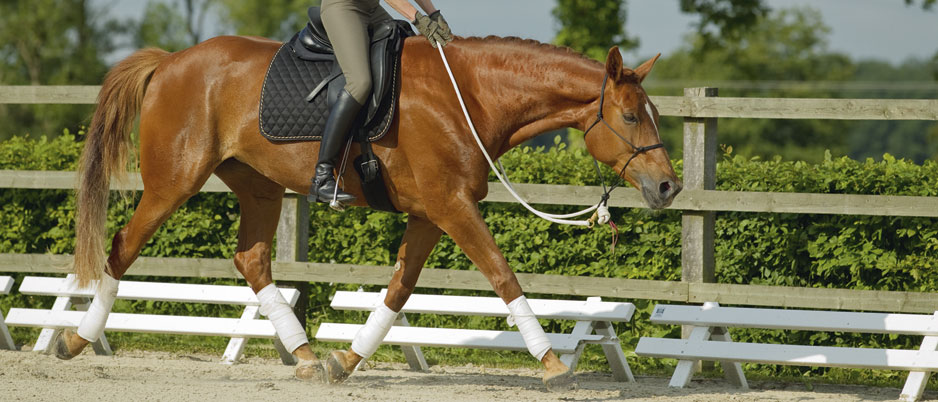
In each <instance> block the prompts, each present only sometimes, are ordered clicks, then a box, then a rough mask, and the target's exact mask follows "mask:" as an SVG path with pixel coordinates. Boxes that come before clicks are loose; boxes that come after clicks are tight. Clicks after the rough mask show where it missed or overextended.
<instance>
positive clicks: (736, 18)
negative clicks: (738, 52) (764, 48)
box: [680, 0, 769, 50]
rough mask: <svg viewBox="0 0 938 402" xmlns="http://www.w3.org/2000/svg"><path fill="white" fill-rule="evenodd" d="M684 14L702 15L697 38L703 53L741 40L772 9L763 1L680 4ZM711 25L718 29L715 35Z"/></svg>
mask: <svg viewBox="0 0 938 402" xmlns="http://www.w3.org/2000/svg"><path fill="white" fill-rule="evenodd" d="M680 2H681V11H683V12H684V13H693V14H700V21H698V22H697V34H698V35H700V37H701V40H702V45H703V46H701V50H709V49H712V48H715V47H719V46H722V45H724V44H725V43H726V42H727V41H728V40H738V39H739V38H741V37H742V36H743V34H745V33H746V32H748V30H749V28H750V27H752V26H753V25H755V23H756V22H757V21H758V20H759V19H760V18H765V16H766V15H768V13H769V8H768V7H767V6H766V5H765V4H763V3H762V0H680ZM711 25H712V26H713V27H716V28H717V30H716V32H714V31H713V30H711Z"/></svg>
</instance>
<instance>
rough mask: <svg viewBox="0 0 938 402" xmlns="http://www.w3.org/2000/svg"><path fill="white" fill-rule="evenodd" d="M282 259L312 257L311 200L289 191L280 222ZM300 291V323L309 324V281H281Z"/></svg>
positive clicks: (278, 255) (297, 310) (297, 308)
mask: <svg viewBox="0 0 938 402" xmlns="http://www.w3.org/2000/svg"><path fill="white" fill-rule="evenodd" d="M276 259H277V261H279V262H299V261H307V260H309V202H307V201H306V196H305V195H303V194H287V195H285V196H284V197H283V207H282V208H281V209H280V222H279V223H278V224H277V251H276ZM278 284H280V285H287V286H291V287H294V288H296V290H299V291H300V299H299V300H297V302H296V305H294V306H293V311H294V313H296V317H297V318H299V319H300V324H302V325H303V328H306V309H307V308H308V307H309V282H288V281H281V282H278Z"/></svg>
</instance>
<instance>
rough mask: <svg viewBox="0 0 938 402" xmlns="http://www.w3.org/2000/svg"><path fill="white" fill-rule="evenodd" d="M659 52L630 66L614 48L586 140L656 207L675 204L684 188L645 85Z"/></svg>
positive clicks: (646, 200)
mask: <svg viewBox="0 0 938 402" xmlns="http://www.w3.org/2000/svg"><path fill="white" fill-rule="evenodd" d="M658 56H660V54H659V55H658ZM658 56H655V57H654V58H652V59H651V60H648V61H646V62H645V63H643V64H642V65H641V66H639V67H638V68H636V69H635V70H631V69H628V68H624V67H623V66H622V56H621V55H620V54H619V48H618V47H613V48H612V49H610V50H609V56H608V57H607V59H606V75H607V77H606V82H605V84H604V88H603V91H604V93H603V97H602V100H601V101H600V105H599V107H601V108H602V114H601V118H600V119H595V117H593V118H594V119H595V122H594V123H593V126H592V127H591V129H590V130H589V131H588V133H587V135H586V138H585V140H586V147H587V149H589V152H590V153H591V154H593V156H594V157H596V159H597V160H599V161H600V162H603V163H605V164H607V165H609V166H611V167H612V168H613V169H615V171H616V172H617V173H618V174H620V175H623V177H624V178H625V180H627V181H628V182H629V183H631V184H632V185H633V186H635V188H637V189H639V190H641V192H642V196H644V198H645V202H646V203H647V204H648V206H649V207H651V208H655V209H658V208H664V207H667V206H669V205H671V201H673V200H674V196H676V195H677V193H679V192H680V191H681V188H682V186H683V184H682V183H681V180H680V179H679V178H678V177H677V175H676V174H675V173H674V168H673V167H672V166H671V159H670V158H669V157H668V151H666V150H665V149H664V147H662V146H660V145H659V144H661V137H660V136H659V135H658V109H657V108H655V105H654V104H652V103H651V98H649V97H648V95H647V94H646V93H645V90H644V89H642V85H641V84H642V80H644V79H645V77H646V76H648V73H649V72H651V68H652V67H653V66H654V65H655V61H656V60H658Z"/></svg>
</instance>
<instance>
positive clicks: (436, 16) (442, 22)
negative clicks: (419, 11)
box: [430, 10, 453, 46]
mask: <svg viewBox="0 0 938 402" xmlns="http://www.w3.org/2000/svg"><path fill="white" fill-rule="evenodd" d="M430 19H431V20H433V22H436V23H437V25H439V26H440V34H441V36H443V39H444V40H445V42H443V46H446V44H447V43H450V42H452V41H453V31H450V30H449V23H447V22H446V19H445V18H443V14H442V13H440V10H436V11H434V12H433V13H432V14H430Z"/></svg>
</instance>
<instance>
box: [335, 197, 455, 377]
mask: <svg viewBox="0 0 938 402" xmlns="http://www.w3.org/2000/svg"><path fill="white" fill-rule="evenodd" d="M442 234H443V231H442V230H440V228H439V227H437V226H436V225H434V224H433V223H431V222H430V221H429V220H427V219H425V218H421V217H419V216H415V215H410V216H409V217H408V218H407V230H406V231H405V232H404V238H403V240H402V241H401V247H400V250H399V251H398V253H397V264H396V265H395V266H394V276H392V277H391V283H390V284H389V285H388V294H387V296H386V297H385V299H384V306H380V307H379V308H378V309H377V310H376V311H375V312H373V313H371V315H370V316H369V317H368V321H367V322H366V323H365V326H364V327H362V329H361V330H359V332H358V334H356V335H355V339H354V340H353V341H352V347H351V348H350V349H349V350H347V351H344V350H343V351H338V350H337V351H333V352H332V354H330V355H329V359H328V360H327V362H326V371H327V373H328V378H329V381H330V382H332V383H339V382H342V381H344V380H345V379H346V378H348V376H349V375H350V374H351V373H352V372H353V371H354V370H355V367H357V366H358V363H360V362H361V361H362V359H367V358H369V357H371V355H372V354H374V352H375V351H376V350H377V349H378V345H379V344H380V343H381V341H382V340H383V339H384V336H385V335H387V333H388V331H389V330H390V328H391V325H392V324H393V323H394V321H395V319H396V318H397V315H398V313H399V312H400V311H401V309H402V308H403V307H404V303H406V302H407V299H408V298H409V297H410V295H411V293H413V291H414V287H415V286H416V285H417V278H418V277H419V276H420V271H421V269H423V264H424V263H425V262H426V261H427V257H429V256H430V251H432V250H433V247H434V246H435V245H436V243H437V242H439V241H440V236H441V235H442Z"/></svg>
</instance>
